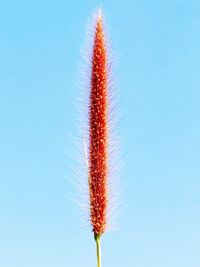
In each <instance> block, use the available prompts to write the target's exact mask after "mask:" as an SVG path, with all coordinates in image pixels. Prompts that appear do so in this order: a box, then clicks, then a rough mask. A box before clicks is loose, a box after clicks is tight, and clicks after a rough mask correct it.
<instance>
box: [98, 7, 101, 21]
mask: <svg viewBox="0 0 200 267" xmlns="http://www.w3.org/2000/svg"><path fill="white" fill-rule="evenodd" d="M97 19H98V21H101V20H102V7H101V6H100V7H99V8H98V10H97Z"/></svg>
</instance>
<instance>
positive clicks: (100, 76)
mask: <svg viewBox="0 0 200 267" xmlns="http://www.w3.org/2000/svg"><path fill="white" fill-rule="evenodd" d="M95 27H96V28H95V34H94V40H93V50H92V63H91V83H90V99H89V101H90V103H89V166H88V167H89V196H90V220H91V224H92V228H93V232H94V233H95V234H96V235H101V234H102V233H104V231H105V228H106V213H107V202H108V195H107V177H108V166H107V165H108V77H107V75H108V66H107V50H106V44H105V35H104V29H103V21H102V12H101V9H99V12H98V14H97V21H96V25H95Z"/></svg>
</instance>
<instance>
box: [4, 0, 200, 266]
mask: <svg viewBox="0 0 200 267" xmlns="http://www.w3.org/2000/svg"><path fill="white" fill-rule="evenodd" d="M98 5H99V1H94V0H93V1H92V0H88V1H82V0H79V1H70V0H56V1H55V0H54V1H53V0H48V1H47V0H37V1H36V0H18V1H15V0H7V1H1V3H0V267H55V266H56V267H93V266H95V264H96V259H95V243H94V241H93V236H92V234H91V233H90V231H89V230H88V227H86V226H85V224H84V223H82V222H81V221H80V218H79V210H78V207H76V205H74V204H73V203H72V202H71V201H70V200H69V196H70V195H71V192H72V186H71V184H69V182H68V181H67V178H71V179H73V178H74V179H75V177H74V174H73V172H72V169H71V168H70V165H71V164H73V162H72V160H71V158H70V156H69V155H71V154H74V146H73V144H72V142H71V137H73V136H76V131H77V129H76V125H75V120H76V119H77V116H78V114H77V111H76V109H75V107H74V105H73V99H74V97H76V96H78V94H79V92H78V91H79V90H78V88H77V87H76V85H75V82H74V81H75V80H76V79H77V73H78V70H79V65H80V64H79V62H80V48H81V47H82V44H83V41H84V38H85V25H86V22H87V19H88V17H90V15H91V13H92V11H93V10H94V8H96V7H97V6H98ZM102 6H103V10H104V14H105V17H106V21H107V25H108V28H109V29H110V33H111V36H112V39H113V42H114V45H113V47H114V52H115V54H116V61H117V64H118V74H119V77H118V79H119V84H118V86H119V88H120V92H121V99H122V104H121V106H122V108H121V110H120V111H119V112H121V114H122V118H123V120H122V126H121V128H122V129H121V130H122V135H123V151H122V160H123V162H124V163H125V166H124V168H123V170H122V178H121V180H122V184H123V187H124V190H123V196H122V198H123V205H122V208H121V210H120V213H119V216H118V217H119V218H118V221H117V225H118V229H117V230H116V231H113V232H110V233H107V234H106V235H105V236H104V237H103V240H102V246H103V248H102V249H103V252H102V253H103V267H112V266H113V267H126V266H127V267H128V266H129V267H132V266H133V267H199V266H200V254H199V249H200V164H199V161H200V123H199V117H200V75H199V70H200V2H199V0H196V1H195V0H165V1H162V0H151V1H147V0H134V1H132V0H124V1H116V0H110V1H102Z"/></svg>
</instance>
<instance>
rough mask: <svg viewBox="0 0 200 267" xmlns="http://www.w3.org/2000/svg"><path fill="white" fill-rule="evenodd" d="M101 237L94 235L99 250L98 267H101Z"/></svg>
mask: <svg viewBox="0 0 200 267" xmlns="http://www.w3.org/2000/svg"><path fill="white" fill-rule="evenodd" d="M100 237H101V236H100V235H97V234H94V239H95V242H96V248H97V267H101V242H100Z"/></svg>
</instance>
